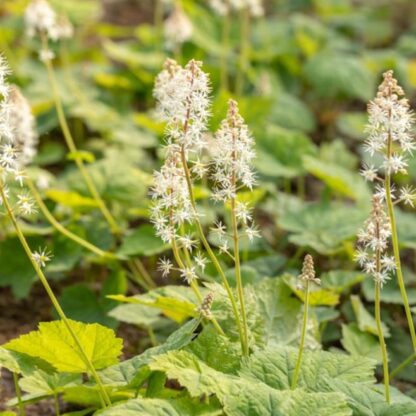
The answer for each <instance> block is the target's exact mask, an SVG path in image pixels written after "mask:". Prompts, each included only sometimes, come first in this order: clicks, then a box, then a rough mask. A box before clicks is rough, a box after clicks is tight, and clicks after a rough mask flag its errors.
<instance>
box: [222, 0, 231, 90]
mask: <svg viewBox="0 0 416 416" xmlns="http://www.w3.org/2000/svg"><path fill="white" fill-rule="evenodd" d="M226 6H227V8H228V4H227V5H226ZM230 28H231V13H230V10H227V12H226V14H225V16H224V19H223V25H222V45H221V46H222V48H223V49H222V52H221V67H220V68H221V89H222V90H225V91H227V90H228V53H229V50H230Z"/></svg>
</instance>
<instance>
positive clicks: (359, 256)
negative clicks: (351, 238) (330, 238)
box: [354, 249, 368, 267]
mask: <svg viewBox="0 0 416 416" xmlns="http://www.w3.org/2000/svg"><path fill="white" fill-rule="evenodd" d="M354 260H355V261H356V262H357V263H358V264H359V265H360V266H361V267H362V266H364V264H365V263H366V262H367V260H368V253H367V251H365V250H362V249H358V250H357V251H356V252H355V253H354Z"/></svg>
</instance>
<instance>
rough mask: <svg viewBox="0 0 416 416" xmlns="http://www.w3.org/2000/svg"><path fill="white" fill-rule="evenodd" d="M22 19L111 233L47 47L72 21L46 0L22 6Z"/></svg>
mask: <svg viewBox="0 0 416 416" xmlns="http://www.w3.org/2000/svg"><path fill="white" fill-rule="evenodd" d="M25 20H26V28H27V33H28V35H29V36H35V35H39V37H40V39H41V41H42V49H41V52H40V59H41V61H42V62H43V63H44V64H45V67H46V70H47V74H48V80H49V84H50V87H51V90H52V95H53V99H54V102H55V107H56V112H57V115H58V119H59V124H60V126H61V129H62V133H63V135H64V138H65V141H66V144H67V146H68V149H69V151H70V152H71V154H72V155H73V157H74V160H75V164H76V165H77V168H78V169H79V171H80V173H81V176H82V177H83V180H84V182H85V184H86V185H87V188H88V190H89V192H90V194H91V195H92V197H93V198H94V200H95V201H96V203H97V206H98V208H99V209H100V211H101V213H102V214H103V216H104V218H105V219H106V221H107V222H108V224H109V226H110V228H111V230H112V232H113V233H114V234H119V233H120V228H119V226H118V224H117V222H116V220H115V219H114V218H113V216H112V214H111V213H110V211H109V209H108V208H107V206H106V204H105V202H104V201H103V199H102V198H101V196H100V194H99V192H98V190H97V188H96V185H95V183H94V181H93V179H92V177H91V175H90V174H89V172H88V170H87V169H86V168H85V165H84V161H83V159H82V156H81V154H80V153H79V151H78V149H77V147H76V145H75V141H74V139H73V137H72V134H71V131H70V129H69V126H68V123H67V120H66V117H65V112H64V109H63V105H62V101H61V97H60V95H59V90H58V84H57V81H56V77H55V72H54V68H53V64H52V59H53V58H54V54H53V52H52V51H51V50H50V48H49V40H50V39H51V40H53V41H56V40H59V39H63V38H68V37H71V36H72V35H73V28H72V25H71V24H70V22H69V21H68V19H65V18H60V17H59V16H57V15H56V13H55V11H54V10H53V9H52V8H51V6H50V5H49V3H48V2H47V0H32V1H31V2H30V3H29V5H28V7H27V8H26V11H25Z"/></svg>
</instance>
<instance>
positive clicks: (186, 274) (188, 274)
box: [179, 266, 198, 285]
mask: <svg viewBox="0 0 416 416" xmlns="http://www.w3.org/2000/svg"><path fill="white" fill-rule="evenodd" d="M179 271H180V274H181V277H182V279H184V280H185V282H186V283H188V284H189V285H190V284H191V283H192V282H193V281H194V280H196V279H198V276H197V274H196V272H195V267H193V266H192V267H185V268H184V269H180V270H179Z"/></svg>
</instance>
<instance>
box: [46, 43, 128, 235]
mask: <svg viewBox="0 0 416 416" xmlns="http://www.w3.org/2000/svg"><path fill="white" fill-rule="evenodd" d="M42 45H43V48H44V49H45V50H47V49H48V40H47V37H46V36H45V35H42ZM45 66H46V69H47V73H48V79H49V83H50V86H51V89H52V95H53V99H54V102H55V107H56V112H57V115H58V120H59V124H60V126H61V129H62V133H63V135H64V138H65V141H66V144H67V146H68V149H69V151H70V152H71V153H72V155H73V157H74V160H75V164H76V165H77V168H78V169H79V171H80V173H81V175H82V177H83V179H84V182H85V184H86V185H87V188H88V191H89V192H90V194H91V195H92V197H93V198H94V200H95V202H96V203H97V205H98V208H99V209H100V211H101V213H102V214H103V216H104V218H105V219H106V221H107V222H108V224H109V226H110V228H111V230H112V232H113V233H114V234H119V233H120V228H119V226H118V224H117V222H116V221H115V219H114V218H113V216H112V215H111V213H110V211H109V210H108V208H107V206H106V205H105V203H104V201H103V199H102V198H101V196H100V194H99V192H98V190H97V188H96V186H95V184H94V181H93V179H92V178H91V176H90V174H89V173H88V170H87V169H86V168H85V166H84V162H83V160H82V156H81V155H80V154H79V152H78V149H77V147H76V145H75V142H74V139H73V137H72V134H71V131H70V129H69V126H68V123H67V121H66V118H65V112H64V109H63V106H62V101H61V98H60V96H59V90H58V83H57V80H56V77H55V72H54V69H53V65H52V62H51V61H50V60H45Z"/></svg>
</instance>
